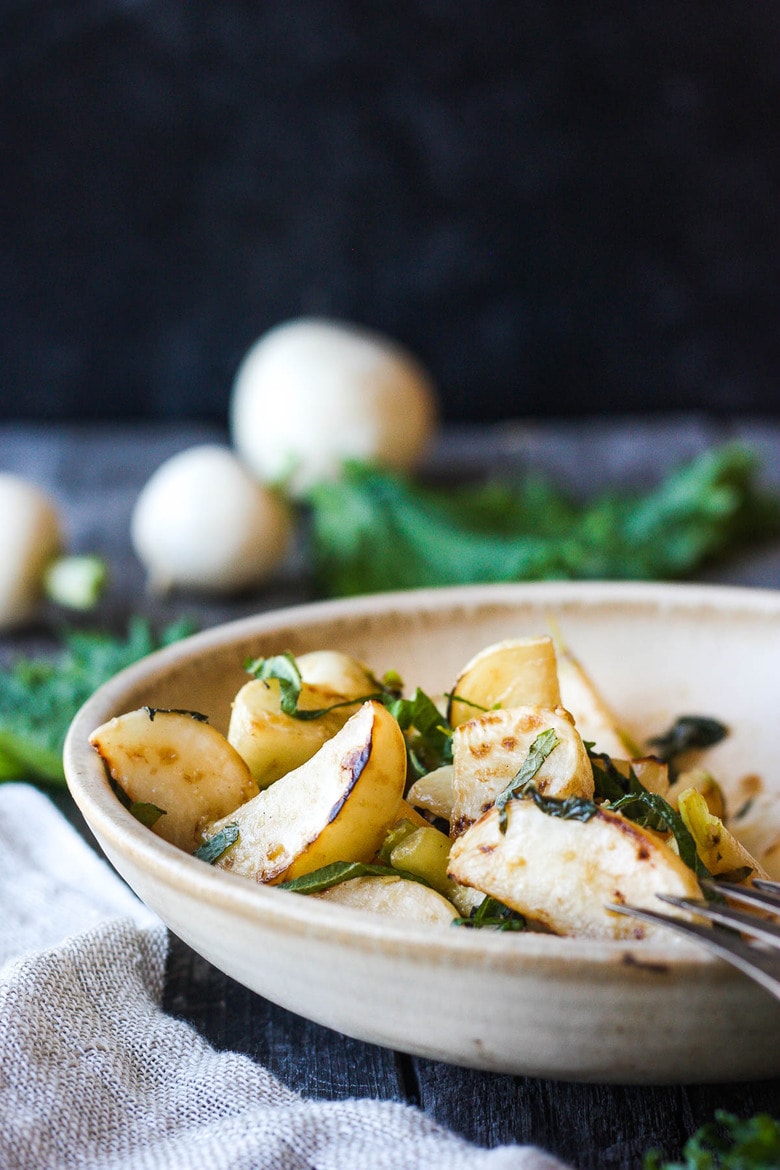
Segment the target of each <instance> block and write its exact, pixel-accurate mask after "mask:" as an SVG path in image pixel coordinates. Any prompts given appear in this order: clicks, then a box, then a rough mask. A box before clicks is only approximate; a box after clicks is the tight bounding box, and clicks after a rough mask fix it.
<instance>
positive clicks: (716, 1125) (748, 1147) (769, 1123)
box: [642, 1109, 780, 1170]
mask: <svg viewBox="0 0 780 1170" xmlns="http://www.w3.org/2000/svg"><path fill="white" fill-rule="evenodd" d="M642 1166H643V1170H777V1167H778V1166H780V1120H778V1119H777V1118H774V1117H770V1115H769V1114H768V1113H757V1114H756V1115H755V1117H750V1118H748V1119H747V1120H745V1121H742V1120H740V1119H739V1118H738V1117H735V1116H734V1114H733V1113H727V1112H725V1110H722V1109H719V1110H717V1111H716V1113H715V1120H714V1121H713V1122H709V1123H708V1124H707V1125H703V1126H702V1127H701V1128H700V1129H698V1130H697V1131H696V1132H695V1133H694V1135H693V1136H692V1137H690V1138H689V1139H688V1141H687V1142H686V1143H685V1146H684V1147H683V1151H682V1159H681V1160H680V1161H675V1162H668V1161H666V1160H665V1158H664V1156H663V1154H662V1153H661V1152H660V1151H659V1150H649V1151H648V1152H647V1153H646V1154H645V1157H644V1161H643V1163H642Z"/></svg>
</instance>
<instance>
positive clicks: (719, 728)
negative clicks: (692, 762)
mask: <svg viewBox="0 0 780 1170" xmlns="http://www.w3.org/2000/svg"><path fill="white" fill-rule="evenodd" d="M727 735H728V728H727V727H726V726H725V725H724V724H723V723H721V722H720V720H719V719H711V718H709V717H708V716H706V715H681V716H680V718H679V719H677V720H676V721H675V722H674V724H673V725H672V726H671V727H670V728H669V730H668V731H666V732H664V734H663V735H657V736H655V737H654V738H653V739H651V740H648V743H650V745H651V746H652V747H653V748H654V750H655V755H656V756H658V758H659V760H664V761H665V762H666V763H671V762H672V761H673V760H674V759H675V757H676V756H679V755H682V754H683V752H688V751H691V750H692V749H693V748H708V747H713V746H714V745H715V744H716V743H720V741H721V740H722V739H725V737H726V736H727Z"/></svg>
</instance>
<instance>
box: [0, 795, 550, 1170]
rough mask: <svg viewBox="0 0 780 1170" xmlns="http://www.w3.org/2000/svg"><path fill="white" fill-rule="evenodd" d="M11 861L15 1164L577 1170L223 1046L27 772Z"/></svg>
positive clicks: (8, 957) (7, 803)
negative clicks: (328, 1098)
mask: <svg viewBox="0 0 780 1170" xmlns="http://www.w3.org/2000/svg"><path fill="white" fill-rule="evenodd" d="M0 859H1V862H0V915H1V918H0V921H1V922H2V929H0V964H1V965H0V1166H1V1167H2V1168H3V1170H75V1168H76V1167H78V1168H80V1170H82V1168H83V1170H120V1168H122V1170H152V1168H154V1170H189V1168H193V1170H194V1168H197V1170H204V1168H207V1170H353V1168H363V1167H371V1170H461V1168H463V1170H466V1168H468V1170H561V1163H560V1162H558V1161H557V1160H556V1159H554V1158H552V1157H550V1156H549V1155H547V1154H545V1153H543V1152H541V1151H539V1150H536V1149H534V1148H532V1147H528V1146H502V1147H500V1148H498V1149H495V1150H491V1151H488V1150H484V1149H481V1148H479V1147H477V1146H474V1145H471V1144H469V1143H467V1142H465V1141H463V1140H462V1139H460V1138H459V1137H457V1136H455V1135H454V1134H451V1133H449V1132H447V1131H446V1130H444V1129H443V1128H441V1127H440V1126H437V1125H436V1124H435V1123H434V1122H432V1121H431V1120H430V1119H429V1118H428V1117H426V1116H425V1115H424V1114H423V1113H422V1112H421V1111H420V1110H417V1109H415V1108H412V1107H411V1106H407V1105H401V1104H396V1103H393V1102H380V1101H371V1100H352V1101H339V1102H318V1101H309V1100H306V1099H304V1098H302V1097H300V1096H299V1095H297V1094H295V1093H293V1092H291V1091H290V1090H289V1089H287V1088H285V1086H284V1085H282V1084H280V1082H279V1081H277V1080H276V1079H275V1078H274V1077H273V1076H271V1074H270V1073H269V1072H267V1071H266V1070H265V1069H263V1068H261V1067H260V1066H258V1065H256V1064H254V1063H253V1062H252V1061H251V1060H250V1059H248V1058H247V1057H245V1056H241V1055H238V1054H236V1053H220V1052H217V1051H215V1050H214V1049H213V1048H211V1047H210V1046H209V1045H208V1044H207V1043H206V1042H205V1041H204V1040H203V1039H202V1038H201V1037H200V1036H198V1034H197V1033H196V1032H195V1031H194V1030H193V1029H192V1028H190V1027H189V1026H188V1025H186V1024H184V1023H182V1022H181V1021H179V1020H174V1019H173V1018H172V1017H170V1016H168V1015H166V1014H165V1013H164V1012H163V1011H162V1010H161V1008H160V998H161V993H162V985H163V976H164V970H165V956H166V945H167V943H166V937H167V936H166V931H165V928H164V927H163V925H162V923H160V921H159V920H158V919H157V918H156V917H155V916H154V915H153V914H151V913H150V912H149V911H148V910H146V909H145V907H143V906H142V905H141V903H140V902H139V901H138V900H137V899H136V898H135V896H134V895H133V894H132V893H131V892H130V891H128V889H127V888H126V887H125V886H124V884H123V883H122V882H121V881H120V880H119V878H118V877H117V876H116V875H115V874H114V873H113V871H112V870H111V869H110V868H109V866H108V865H107V864H106V863H104V862H103V861H102V860H101V859H100V858H98V857H97V856H96V854H95V853H94V852H93V851H92V850H91V849H90V847H89V846H88V845H87V844H86V843H85V842H84V841H82V839H81V838H80V837H79V836H78V834H77V833H76V832H75V830H73V829H72V828H71V826H70V825H69V824H68V822H67V821H66V820H65V818H64V817H62V816H61V814H60V813H59V812H58V811H57V809H56V808H55V807H54V805H53V804H52V803H51V802H50V801H49V800H48V799H47V798H46V797H45V796H43V795H42V794H41V793H39V792H37V791H35V790H34V789H33V788H31V787H29V786H27V785H22V784H5V785H2V786H0Z"/></svg>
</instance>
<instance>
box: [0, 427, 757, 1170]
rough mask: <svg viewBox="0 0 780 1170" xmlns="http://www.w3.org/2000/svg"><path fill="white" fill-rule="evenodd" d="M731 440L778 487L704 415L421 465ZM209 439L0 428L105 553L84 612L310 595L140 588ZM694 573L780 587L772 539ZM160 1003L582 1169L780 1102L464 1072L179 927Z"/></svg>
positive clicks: (658, 463) (206, 1027) (156, 430)
mask: <svg viewBox="0 0 780 1170" xmlns="http://www.w3.org/2000/svg"><path fill="white" fill-rule="evenodd" d="M735 437H738V438H741V439H743V440H745V441H747V442H749V443H750V444H751V445H752V446H753V448H754V449H755V450H756V451H757V453H758V454H759V456H760V458H761V460H762V465H763V475H764V478H765V481H766V482H767V484H769V485H771V486H772V487H774V488H775V489H777V490H778V491H780V424H779V423H766V422H760V421H754V422H741V423H736V422H734V423H724V422H718V423H715V422H712V421H709V420H707V419H705V418H701V417H685V418H657V419H652V420H644V421H640V420H632V419H621V420H612V421H609V422H605V421H604V420H597V419H594V420H589V421H584V422H577V423H568V424H558V423H538V424H533V423H529V424H513V425H511V426H501V427H497V428H493V429H491V430H490V431H475V430H473V429H472V430H462V431H457V430H452V431H450V432H448V433H447V434H446V436H445V437H444V440H443V441H442V444H441V446H440V448H439V449H438V450H437V451H436V452H435V453H434V454H433V455H432V457H431V461H430V467H429V470H430V472H431V474H433V475H434V476H436V477H439V478H441V479H444V478H446V477H447V475H448V474H450V473H451V472H452V469H454V468H457V470H458V473H459V474H463V473H464V472H468V471H470V470H473V471H475V472H476V471H480V470H483V469H484V468H486V467H489V468H491V469H494V470H496V471H508V470H515V471H521V472H522V471H526V470H531V469H535V470H542V471H544V472H545V473H546V474H548V475H551V476H554V477H555V479H556V480H557V481H558V482H559V483H562V484H564V485H566V486H567V487H568V488H569V489H570V490H571V491H572V493H574V494H577V495H580V496H585V495H591V494H593V493H595V492H599V491H601V490H603V489H605V488H607V487H616V488H624V489H625V488H633V489H638V488H641V487H646V486H649V485H650V484H652V483H654V482H655V481H656V480H657V479H658V478H659V477H660V476H661V475H662V474H663V473H664V472H665V471H667V470H669V469H670V468H671V467H673V466H675V465H676V464H678V463H679V462H680V461H681V460H683V459H687V458H688V457H690V456H692V455H694V454H696V453H697V452H699V451H702V450H704V449H705V448H706V447H708V446H711V445H713V444H716V443H720V442H723V441H725V440H727V439H731V438H735ZM213 440H217V441H222V440H224V435H223V434H222V433H221V432H220V431H218V430H217V429H215V428H212V427H208V426H203V425H198V424H187V425H181V424H166V425H162V424H154V425H143V426H117V425H105V426H67V427H66V426H50V427H49V426H41V425H38V426H29V425H21V424H19V425H16V424H11V425H6V426H3V427H0V470H3V471H14V472H17V473H19V474H22V475H26V476H28V477H30V478H31V479H34V480H36V481H38V482H39V483H41V484H42V485H44V486H46V487H47V488H49V489H50V490H52V491H53V492H54V493H55V494H56V495H57V497H58V498H59V500H60V502H61V506H62V509H63V512H64V515H65V517H66V521H67V525H68V535H69V540H70V543H71V547H72V548H73V549H74V550H79V551H97V552H102V553H103V554H104V555H105V556H106V557H107V559H108V561H109V563H110V566H111V586H110V589H109V590H108V593H107V595H106V596H105V598H104V600H103V602H102V603H101V606H100V609H99V610H98V612H97V613H96V614H95V615H93V616H92V618H91V619H90V622H92V623H94V624H99V625H101V626H103V627H108V628H114V629H117V630H122V629H124V628H125V626H126V623H127V619H128V617H129V615H130V614H131V613H134V612H138V611H139V610H140V611H141V612H143V613H145V614H147V615H148V616H149V617H150V618H151V619H152V620H153V621H154V622H155V624H160V623H164V622H167V621H169V620H172V619H174V618H176V617H178V616H181V615H182V614H187V615H190V616H191V617H193V619H194V620H195V621H196V622H197V623H198V624H199V625H200V626H201V627H205V626H207V625H212V624H214V623H216V622H220V621H223V620H226V619H230V618H233V617H240V616H243V615H244V614H246V613H251V612H256V611H258V610H261V609H269V608H272V607H278V606H281V605H288V604H294V603H297V602H301V601H304V600H310V599H311V598H312V596H313V593H312V589H311V585H310V583H309V582H308V580H307V575H306V564H305V557H304V555H303V553H302V552H300V553H299V554H298V555H297V556H296V557H294V558H293V559H292V563H291V564H290V566H289V568H288V569H287V570H286V571H285V573H284V574H283V575H282V577H281V579H280V580H279V581H277V582H276V583H275V584H274V586H273V587H272V588H270V589H268V590H267V591H266V592H264V593H263V594H262V595H257V596H253V597H246V598H243V599H241V600H240V601H237V602H234V603H221V602H219V603H215V602H213V601H206V600H202V599H201V600H196V599H194V598H192V597H181V596H179V597H170V598H167V599H165V600H162V601H161V600H155V599H152V598H150V597H148V596H147V595H146V594H145V591H144V580H143V573H142V570H141V567H140V565H139V564H138V563H137V561H136V560H135V558H134V556H133V554H132V550H131V548H130V544H129V537H128V532H129V519H130V514H131V511H132V506H133V503H134V500H135V498H136V495H137V493H138V491H139V490H140V488H141V486H142V485H143V483H144V482H145V480H146V478H147V477H148V476H149V475H150V474H151V472H152V471H153V470H154V469H155V468H156V467H157V466H158V465H159V464H160V463H161V462H162V460H163V459H165V458H166V457H167V456H169V455H171V454H173V453H174V452H175V451H177V450H180V449H182V448H184V447H186V446H189V445H191V444H193V443H196V442H202V441H213ZM0 523H2V518H1V517H0ZM699 579H700V580H709V581H720V582H730V583H735V584H746V585H752V586H757V587H764V588H780V543H778V544H774V545H772V546H769V547H763V548H761V549H758V550H754V551H751V552H750V553H749V554H745V555H740V557H739V558H738V559H737V560H731V561H728V562H725V563H721V564H718V565H714V566H710V567H708V568H707V570H706V571H704V572H702V573H701V574H700V575H699ZM55 630H56V621H55V617H54V615H53V614H51V613H44V615H43V619H42V621H41V622H40V623H39V624H38V625H37V626H36V627H35V628H34V629H30V630H26V631H24V632H23V633H19V634H15V635H13V636H7V637H5V638H4V639H0V662H3V661H5V662H7V661H9V660H11V659H12V658H13V657H14V656H16V655H19V654H30V653H39V652H46V651H51V650H52V649H53V648H54V646H55V645H56V642H55ZM53 799H55V800H56V801H57V803H58V804H59V806H60V807H61V808H63V810H64V811H65V812H66V813H67V814H68V815H69V816H70V817H71V819H72V820H73V821H74V823H76V824H77V825H79V827H80V828H82V829H83V830H84V827H83V825H82V824H81V822H80V818H79V816H78V813H77V812H76V810H75V809H74V808H73V806H72V802H71V801H70V798H69V797H68V795H67V794H54V795H53ZM84 831H85V832H86V830H84ZM87 836H88V833H87ZM165 1007H166V1008H167V1010H168V1011H170V1012H172V1013H173V1014H175V1015H177V1016H179V1017H181V1018H182V1019H185V1020H188V1021H189V1022H190V1023H192V1024H193V1025H194V1027H195V1028H196V1029H197V1030H198V1031H199V1032H200V1033H202V1035H203V1036H205V1037H206V1038H207V1039H208V1040H209V1041H211V1043H212V1044H214V1045H215V1046H216V1047H217V1048H220V1049H233V1050H237V1051H240V1052H243V1053H246V1054H247V1055H248V1056H250V1057H252V1058H253V1059H255V1060H257V1061H259V1062H262V1063H263V1064H264V1065H266V1066H267V1067H269V1068H270V1069H271V1070H272V1071H273V1072H274V1073H276V1075H277V1076H278V1077H280V1078H281V1080H282V1081H284V1082H285V1083H286V1084H288V1085H289V1086H291V1087H292V1088H294V1089H296V1090H298V1091H300V1092H301V1093H303V1094H306V1095H309V1096H313V1097H319V1098H328V1099H337V1098H344V1097H348V1096H367V1097H373V1098H378V1099H386V1100H387V1099H389V1100H394V1101H409V1102H413V1103H415V1104H416V1105H419V1106H420V1107H421V1108H422V1109H424V1110H425V1111H426V1112H427V1113H429V1114H430V1115H431V1116H432V1117H435V1118H436V1119H437V1120H438V1121H439V1122H441V1123H443V1124H444V1125H446V1126H448V1127H450V1128H451V1129H453V1130H455V1131H457V1132H458V1133H460V1134H463V1135H464V1136H466V1137H467V1138H469V1139H471V1140H473V1141H475V1142H477V1143H479V1144H481V1145H485V1146H494V1145H497V1144H500V1143H507V1142H520V1143H523V1142H532V1143H536V1144H538V1145H540V1146H542V1147H544V1148H546V1149H548V1150H550V1151H551V1152H554V1153H556V1154H558V1155H559V1156H560V1157H561V1158H562V1159H563V1160H565V1161H566V1162H568V1163H570V1164H571V1165H572V1166H574V1167H577V1168H578V1170H597V1168H598V1170H611V1168H614V1170H619V1168H620V1170H623V1168H625V1170H628V1168H636V1167H639V1166H640V1165H641V1161H642V1154H643V1152H644V1151H645V1150H646V1149H647V1148H648V1147H649V1146H653V1145H658V1146H661V1147H663V1148H664V1149H666V1150H667V1151H668V1152H669V1153H670V1154H677V1153H678V1152H679V1149H680V1146H681V1144H682V1142H683V1140H684V1139H685V1137H686V1136H687V1135H688V1134H690V1133H691V1132H692V1131H693V1130H694V1129H695V1128H696V1127H698V1126H699V1125H701V1124H703V1123H704V1122H706V1121H708V1120H710V1119H711V1117H712V1115H713V1112H714V1110H715V1109H718V1108H725V1109H728V1110H731V1111H733V1112H735V1113H737V1114H739V1115H742V1116H747V1115H750V1114H753V1113H755V1112H757V1111H759V1110H766V1111H769V1112H772V1113H774V1114H775V1115H778V1114H780V1080H772V1081H763V1082H759V1083H750V1084H718V1085H678V1086H671V1087H668V1086H666V1087H664V1086H651V1087H632V1086H611V1085H601V1084H599V1085H591V1084H588V1085H582V1084H573V1083H562V1082H551V1081H542V1080H536V1079H531V1078H524V1077H512V1076H503V1075H497V1074H491V1073H483V1072H475V1071H471V1070H467V1069H465V1070H464V1069H459V1068H454V1067H450V1066H448V1065H445V1064H441V1063H437V1062H434V1061H430V1060H423V1059H417V1058H414V1057H408V1056H405V1055H403V1054H399V1053H396V1052H391V1051H387V1050H384V1049H381V1048H377V1047H373V1046H371V1045H367V1044H363V1043H360V1042H358V1041H355V1040H351V1039H348V1038H346V1037H344V1036H341V1035H338V1034H336V1033H334V1032H331V1031H329V1030H328V1029H326V1028H323V1027H320V1026H318V1025H315V1024H312V1023H309V1022H308V1021H306V1020H303V1019H300V1018H298V1017H296V1016H294V1015H292V1014H290V1013H289V1012H286V1011H283V1010H281V1009H280V1008H277V1007H275V1006H274V1005H273V1004H271V1003H269V1002H267V1001H265V1000H263V999H261V998H260V997H259V996H257V995H255V994H253V993H252V992H249V991H247V990H245V989H244V988H243V987H240V986H239V985H238V984H236V983H235V982H233V981H232V980H230V979H229V978H227V977H226V976H224V975H223V974H222V973H221V972H219V971H217V970H216V969H215V968H214V967H212V966H211V965H210V964H209V963H207V962H205V960H203V959H201V958H200V957H199V956H197V955H196V954H194V953H193V952H192V951H191V950H190V949H189V948H188V947H186V946H185V945H184V944H183V943H182V942H180V941H179V940H178V939H176V938H172V939H171V950H170V959H169V965H168V977H167V986H166V991H165ZM627 1025H628V1026H630V1021H627ZM702 1043H706V1037H702Z"/></svg>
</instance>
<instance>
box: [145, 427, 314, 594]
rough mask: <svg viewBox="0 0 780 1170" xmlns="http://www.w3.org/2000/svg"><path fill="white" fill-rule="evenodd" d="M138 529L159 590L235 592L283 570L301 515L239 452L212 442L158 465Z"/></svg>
mask: <svg viewBox="0 0 780 1170" xmlns="http://www.w3.org/2000/svg"><path fill="white" fill-rule="evenodd" d="M130 532H131V539H132V544H133V548H134V549H135V552H136V555H137V556H138V558H139V559H140V561H141V562H142V563H143V565H144V566H145V568H146V570H147V574H148V583H149V587H150V588H151V589H152V590H153V591H155V592H165V591H167V590H172V589H175V588H181V589H184V590H193V591H200V592H204V593H213V594H231V593H238V592H240V591H242V590H245V589H250V588H252V587H254V586H257V585H260V584H262V583H263V582H264V581H266V580H267V579H268V578H269V577H271V576H272V575H273V573H274V572H275V571H276V570H277V569H278V568H279V566H280V565H281V563H282V561H283V560H284V558H285V556H286V555H287V552H288V550H289V547H290V543H291V538H292V532H293V516H292V512H291V509H290V507H289V506H288V505H287V504H286V503H285V502H284V501H283V500H281V499H280V498H279V497H278V496H277V495H276V493H275V492H273V491H271V490H269V489H268V488H265V487H263V486H262V485H261V484H259V483H258V482H257V481H256V479H255V478H254V476H252V475H251V474H250V472H249V471H248V470H247V469H246V467H244V465H243V464H242V463H241V461H240V460H239V459H238V457H237V456H236V455H235V454H234V453H233V452H232V451H231V450H229V449H228V448H227V447H222V446H220V445H218V444H210V443H209V444H202V445H199V446H196V447H190V448H188V449H186V450H184V451H181V452H179V453H178V454H177V455H173V456H172V457H171V458H170V459H168V460H166V461H165V462H164V463H163V464H161V465H160V467H158V468H157V470H156V471H155V472H154V473H153V475H152V476H151V478H150V479H149V480H148V481H147V483H146V485H145V486H144V488H143V489H142V491H141V493H140V495H139V497H138V499H137V500H136V503H135V507H134V509H133V515H132V519H131V530H130Z"/></svg>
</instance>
